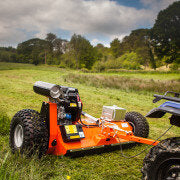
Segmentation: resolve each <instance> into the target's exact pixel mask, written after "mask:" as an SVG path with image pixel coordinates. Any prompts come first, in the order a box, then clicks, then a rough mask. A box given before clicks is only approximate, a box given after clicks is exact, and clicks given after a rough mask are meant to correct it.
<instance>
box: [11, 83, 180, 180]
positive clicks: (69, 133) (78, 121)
mask: <svg viewBox="0 0 180 180" xmlns="http://www.w3.org/2000/svg"><path fill="white" fill-rule="evenodd" d="M33 89H34V92H36V93H38V94H40V95H43V96H46V97H48V99H49V100H48V102H43V103H42V107H41V111H40V113H39V112H37V111H35V110H32V109H23V110H20V111H18V112H17V113H16V114H15V115H14V117H13V119H12V121H11V125H10V139H9V143H10V147H11V150H12V152H13V153H15V152H20V153H23V154H27V155H32V154H34V153H38V155H39V157H41V156H42V155H44V154H53V155H66V154H69V153H72V152H76V151H79V152H81V151H83V150H88V149H95V148H101V147H109V146H114V145H119V144H126V143H132V142H138V143H143V144H148V145H153V146H154V147H153V148H151V150H150V151H149V153H148V154H147V156H146V158H145V159H144V164H143V168H142V173H143V179H150V180H161V179H167V180H168V179H176V178H177V179H178V178H180V137H177V138H168V139H166V140H163V141H161V142H159V141H157V140H158V139H159V138H158V139H156V140H152V139H148V138H147V137H148V134H149V125H148V122H147V120H146V118H145V117H144V116H142V115H141V114H140V113H138V112H134V111H133V112H126V110H125V109H124V108H120V107H117V106H115V105H114V106H103V110H102V115H101V117H100V118H95V117H93V116H91V115H89V114H87V113H85V112H83V111H82V107H83V104H82V101H81V99H80V97H79V93H78V90H77V89H75V88H72V87H65V86H59V85H55V84H50V83H46V82H42V81H37V82H36V83H35V84H34V86H33ZM167 93H172V94H174V95H175V97H169V96H167ZM154 96H155V97H156V99H154V102H157V101H159V100H161V99H166V100H170V101H167V102H165V103H163V104H162V105H161V106H159V107H158V108H154V109H153V110H151V111H150V112H149V113H148V114H147V116H148V117H152V118H161V117H163V116H164V114H166V113H170V114H171V117H170V123H171V125H175V126H178V127H180V123H179V122H180V99H179V98H178V97H179V93H175V92H166V94H165V95H163V96H162V95H154ZM171 127H172V126H171ZM171 127H170V128H171ZM170 128H169V129H170ZM166 132H167V131H166ZM160 137H161V136H160ZM121 150H122V149H121ZM142 152H144V151H142ZM142 152H140V153H142ZM140 153H138V154H140ZM138 154H137V155H138ZM122 155H123V154H122ZM135 156H136V155H135Z"/></svg>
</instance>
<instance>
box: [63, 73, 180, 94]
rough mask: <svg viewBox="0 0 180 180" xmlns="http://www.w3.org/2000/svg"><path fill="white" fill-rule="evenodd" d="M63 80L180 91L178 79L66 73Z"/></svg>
mask: <svg viewBox="0 0 180 180" xmlns="http://www.w3.org/2000/svg"><path fill="white" fill-rule="evenodd" d="M65 81H67V82H73V83H80V84H86V85H88V86H94V87H102V88H115V89H122V90H134V91H148V92H158V93H164V92H166V91H175V92H179V91H180V86H179V83H180V80H164V81H163V80H156V81H155V80H153V79H139V78H130V77H123V76H117V75H114V76H103V75H84V74H68V75H67V76H65Z"/></svg>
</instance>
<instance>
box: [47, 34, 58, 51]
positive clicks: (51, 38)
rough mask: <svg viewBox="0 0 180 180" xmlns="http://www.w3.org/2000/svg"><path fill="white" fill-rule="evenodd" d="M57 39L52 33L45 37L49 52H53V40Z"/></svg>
mask: <svg viewBox="0 0 180 180" xmlns="http://www.w3.org/2000/svg"><path fill="white" fill-rule="evenodd" d="M56 39H57V36H56V35H55V34H53V33H48V34H47V35H46V39H45V40H46V41H47V42H48V48H49V51H50V52H51V53H52V52H53V50H54V42H55V40H56Z"/></svg>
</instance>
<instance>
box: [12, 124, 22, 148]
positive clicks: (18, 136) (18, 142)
mask: <svg viewBox="0 0 180 180" xmlns="http://www.w3.org/2000/svg"><path fill="white" fill-rule="evenodd" d="M23 138H24V134H23V127H22V126H21V125H20V124H18V125H17V126H16V127H15V130H14V144H15V146H16V147H17V148H20V147H21V146H22V143H23Z"/></svg>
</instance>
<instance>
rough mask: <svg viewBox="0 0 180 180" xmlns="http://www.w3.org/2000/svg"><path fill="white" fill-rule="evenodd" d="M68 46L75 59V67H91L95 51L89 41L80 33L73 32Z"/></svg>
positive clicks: (94, 58)
mask: <svg viewBox="0 0 180 180" xmlns="http://www.w3.org/2000/svg"><path fill="white" fill-rule="evenodd" d="M70 48H71V49H70V50H71V52H73V54H74V57H75V60H76V68H87V69H91V67H92V65H93V64H94V62H95V60H96V57H95V55H96V52H95V50H94V48H93V46H92V45H91V44H90V42H89V41H88V40H87V39H85V38H84V37H82V36H81V35H76V34H74V35H73V36H72V37H71V40H70Z"/></svg>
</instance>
